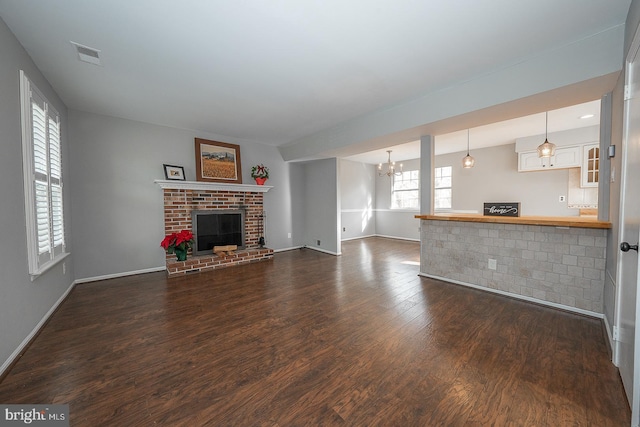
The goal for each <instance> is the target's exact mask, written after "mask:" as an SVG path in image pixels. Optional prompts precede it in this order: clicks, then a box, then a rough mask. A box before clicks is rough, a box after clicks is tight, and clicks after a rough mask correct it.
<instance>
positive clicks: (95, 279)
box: [73, 267, 167, 284]
mask: <svg viewBox="0 0 640 427" xmlns="http://www.w3.org/2000/svg"><path fill="white" fill-rule="evenodd" d="M166 269H167V267H152V268H145V269H144V270H135V271H126V272H124V273H114V274H105V275H104V276H94V277H86V278H84V279H77V280H76V281H75V282H73V283H75V284H80V283H89V282H98V281H100V280H107V279H117V278H119V277H127V276H135V275H136V274H145V273H155V272H158V271H165V270H166Z"/></svg>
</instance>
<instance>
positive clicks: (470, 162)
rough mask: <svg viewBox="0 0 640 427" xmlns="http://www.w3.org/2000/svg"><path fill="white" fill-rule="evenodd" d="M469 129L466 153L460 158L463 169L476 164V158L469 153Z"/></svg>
mask: <svg viewBox="0 0 640 427" xmlns="http://www.w3.org/2000/svg"><path fill="white" fill-rule="evenodd" d="M469 139H470V138H469V129H467V155H466V156H464V158H463V159H462V167H463V168H465V169H471V168H472V167H473V165H475V164H476V159H474V158H473V157H471V155H470V154H469Z"/></svg>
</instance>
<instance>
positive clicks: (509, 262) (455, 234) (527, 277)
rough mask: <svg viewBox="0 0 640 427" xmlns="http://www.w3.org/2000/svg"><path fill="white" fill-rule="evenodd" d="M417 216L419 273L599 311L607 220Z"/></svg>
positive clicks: (591, 312) (599, 313)
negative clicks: (418, 226) (418, 224)
mask: <svg viewBox="0 0 640 427" xmlns="http://www.w3.org/2000/svg"><path fill="white" fill-rule="evenodd" d="M415 217H416V218H418V219H419V220H420V242H421V245H420V246H421V248H420V275H422V276H425V277H431V278H435V279H439V280H444V281H448V282H452V283H457V284H461V285H465V286H470V287H474V288H479V289H484V290H487V291H492V292H496V293H500V294H505V295H509V296H512V297H516V298H520V299H524V300H528V301H532V302H538V303H542V304H545V305H550V306H554V307H558V308H563V309H566V310H570V311H574V312H579V313H583V314H587V315H591V316H595V317H602V310H603V308H602V307H603V302H602V295H603V288H604V280H605V259H606V253H605V252H606V246H607V241H606V239H607V237H606V236H607V229H608V228H611V223H609V222H606V221H599V220H597V219H596V218H595V217H579V216H575V217H545V216H522V217H503V216H484V215H477V214H435V215H416V216H415Z"/></svg>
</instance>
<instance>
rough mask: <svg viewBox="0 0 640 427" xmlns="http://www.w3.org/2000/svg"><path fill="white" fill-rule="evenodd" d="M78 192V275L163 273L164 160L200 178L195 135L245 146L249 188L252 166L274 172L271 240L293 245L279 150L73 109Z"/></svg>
mask: <svg viewBox="0 0 640 427" xmlns="http://www.w3.org/2000/svg"><path fill="white" fill-rule="evenodd" d="M70 128H71V140H70V149H71V166H72V167H71V182H72V184H73V186H72V187H73V189H72V193H71V200H72V204H71V205H72V210H71V211H72V214H73V216H74V227H75V230H76V232H75V233H74V245H75V247H76V249H77V261H76V265H77V269H76V278H78V279H88V278H95V277H101V276H108V275H114V274H123V273H130V272H136V271H145V270H148V269H154V268H162V267H163V266H164V263H165V256H164V252H163V250H162V249H161V248H160V241H161V240H162V238H163V237H164V225H163V221H164V213H163V198H162V190H161V189H160V187H159V186H158V185H157V184H154V182H153V181H154V180H155V179H164V171H163V167H162V165H163V163H166V164H171V165H179V166H184V167H185V173H186V178H187V180H191V181H195V148H194V147H195V143H194V138H195V137H199V138H205V139H212V140H218V141H224V142H230V143H236V144H239V145H240V154H241V161H242V179H243V183H253V182H254V181H253V180H252V179H251V166H252V165H255V164H258V163H264V164H265V165H266V166H268V167H269V170H270V174H269V175H270V178H269V180H268V181H267V185H270V186H273V187H274V188H273V189H271V190H270V191H269V192H268V193H266V194H265V211H266V234H265V238H266V242H267V246H268V247H270V248H273V249H282V248H288V247H291V246H293V244H292V238H288V233H291V232H292V219H291V190H290V180H289V165H288V164H286V163H285V162H284V161H283V160H282V158H281V156H280V154H279V153H278V151H277V149H275V148H274V147H271V146H268V145H261V144H248V143H243V142H242V141H236V140H233V139H229V138H222V137H220V136H217V135H210V134H206V133H202V132H193V131H188V130H183V129H174V128H170V127H165V126H158V125H151V124H146V123H141V122H135V121H131V120H124V119H118V118H114V117H108V116H102V115H96V114H91V113H86V112H79V111H70Z"/></svg>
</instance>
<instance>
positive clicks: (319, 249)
mask: <svg viewBox="0 0 640 427" xmlns="http://www.w3.org/2000/svg"><path fill="white" fill-rule="evenodd" d="M303 248H304V249H311V250H313V251H318V252H322V253H325V254H329V255H334V256H340V255H342V252H332V251H328V250H326V249H322V248H314V247H313V246H303Z"/></svg>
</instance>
